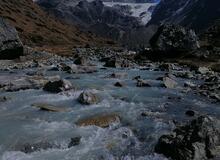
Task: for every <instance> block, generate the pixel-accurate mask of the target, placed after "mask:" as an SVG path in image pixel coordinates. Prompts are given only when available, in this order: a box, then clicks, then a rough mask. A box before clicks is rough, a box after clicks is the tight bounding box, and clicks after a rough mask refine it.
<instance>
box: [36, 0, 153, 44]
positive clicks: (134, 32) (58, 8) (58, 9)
mask: <svg viewBox="0 0 220 160" xmlns="http://www.w3.org/2000/svg"><path fill="white" fill-rule="evenodd" d="M77 2H78V1H74V2H73V1H71V0H65V1H46V0H39V1H37V3H38V4H39V5H40V6H41V7H42V8H44V9H45V11H47V12H49V13H52V14H53V15H55V16H56V17H57V18H59V19H62V20H63V21H65V22H68V23H70V24H74V25H78V26H80V27H81V28H84V30H86V31H91V32H93V33H95V34H97V35H100V36H102V37H107V38H111V39H113V40H115V41H119V42H121V43H122V44H123V45H125V46H129V47H137V46H140V45H145V44H147V43H148V40H149V37H150V36H149V35H151V34H149V33H150V32H151V28H150V29H147V28H145V27H144V26H143V25H142V24H141V20H140V19H139V18H137V17H133V16H132V15H130V14H129V13H128V12H130V7H129V6H117V7H111V6H106V5H105V3H103V2H102V1H100V0H96V1H93V2H89V1H80V2H79V3H78V4H77Z"/></svg>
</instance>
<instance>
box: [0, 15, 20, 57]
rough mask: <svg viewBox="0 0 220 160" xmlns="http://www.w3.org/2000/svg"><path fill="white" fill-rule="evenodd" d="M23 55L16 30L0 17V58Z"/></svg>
mask: <svg viewBox="0 0 220 160" xmlns="http://www.w3.org/2000/svg"><path fill="white" fill-rule="evenodd" d="M21 55H23V45H22V42H21V40H20V39H19V37H18V34H17V31H16V29H15V28H14V27H12V26H10V25H9V24H8V23H7V22H6V21H5V20H4V19H3V18H1V17H0V59H16V58H19V57H20V56H21Z"/></svg>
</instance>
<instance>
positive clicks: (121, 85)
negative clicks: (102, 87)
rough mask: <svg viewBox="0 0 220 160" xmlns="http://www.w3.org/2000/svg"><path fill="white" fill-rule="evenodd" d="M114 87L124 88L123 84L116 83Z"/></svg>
mask: <svg viewBox="0 0 220 160" xmlns="http://www.w3.org/2000/svg"><path fill="white" fill-rule="evenodd" d="M114 86H115V87H123V86H124V84H123V83H121V82H116V83H115V84H114Z"/></svg>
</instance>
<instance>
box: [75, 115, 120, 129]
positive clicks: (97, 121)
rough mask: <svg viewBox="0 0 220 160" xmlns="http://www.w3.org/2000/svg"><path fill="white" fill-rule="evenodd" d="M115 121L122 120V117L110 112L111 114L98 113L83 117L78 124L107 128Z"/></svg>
mask: <svg viewBox="0 0 220 160" xmlns="http://www.w3.org/2000/svg"><path fill="white" fill-rule="evenodd" d="M114 122H120V117H119V116H118V115H116V114H109V115H98V116H94V117H90V118H86V119H82V120H79V121H78V122H76V124H77V125H79V126H90V125H95V126H99V127H102V128H106V127H108V126H109V125H110V124H111V123H114Z"/></svg>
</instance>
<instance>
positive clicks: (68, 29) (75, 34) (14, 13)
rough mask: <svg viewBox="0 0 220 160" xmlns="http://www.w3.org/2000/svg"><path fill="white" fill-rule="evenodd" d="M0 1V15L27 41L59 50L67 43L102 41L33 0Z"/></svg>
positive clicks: (75, 44) (29, 43) (76, 44)
mask: <svg viewBox="0 0 220 160" xmlns="http://www.w3.org/2000/svg"><path fill="white" fill-rule="evenodd" d="M51 2H54V5H55V4H56V3H55V1H54V0H51ZM0 4H1V5H0V16H1V17H3V18H4V19H6V20H7V21H9V22H10V24H12V25H13V26H15V28H16V29H17V31H18V32H19V36H20V37H21V40H22V42H23V43H24V44H26V45H29V46H33V47H45V48H46V49H51V50H52V51H55V52H59V50H66V49H65V48H63V47H67V46H70V47H73V46H78V45H82V46H85V45H86V44H95V43H96V44H98V43H100V44H102V41H103V39H99V38H97V37H95V36H94V35H92V34H89V33H83V32H82V31H80V30H79V29H78V28H76V27H75V26H72V25H66V24H64V23H61V22H60V21H59V20H58V19H54V18H53V17H51V16H48V14H47V13H45V12H44V11H43V10H42V9H41V8H40V7H39V6H38V5H36V4H35V3H33V1H32V0H16V1H15V0H0ZM103 42H104V41H103ZM104 43H105V42H104Z"/></svg>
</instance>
